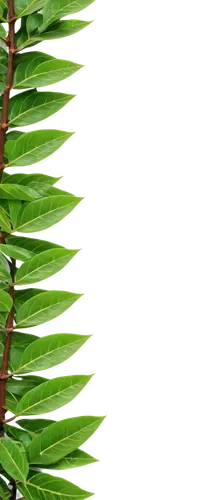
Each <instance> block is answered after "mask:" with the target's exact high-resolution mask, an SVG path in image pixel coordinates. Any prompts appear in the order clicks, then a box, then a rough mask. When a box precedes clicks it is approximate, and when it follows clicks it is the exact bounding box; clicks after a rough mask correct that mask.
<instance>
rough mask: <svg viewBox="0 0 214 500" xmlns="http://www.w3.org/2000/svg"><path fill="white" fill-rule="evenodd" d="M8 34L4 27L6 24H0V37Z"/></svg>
mask: <svg viewBox="0 0 214 500" xmlns="http://www.w3.org/2000/svg"><path fill="white" fill-rule="evenodd" d="M6 36H7V33H6V31H5V29H4V26H2V24H0V38H6Z"/></svg>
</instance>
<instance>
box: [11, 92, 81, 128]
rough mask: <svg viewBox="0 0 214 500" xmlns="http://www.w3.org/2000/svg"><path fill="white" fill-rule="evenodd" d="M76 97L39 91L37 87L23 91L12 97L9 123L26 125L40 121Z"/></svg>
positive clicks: (20, 125)
mask: <svg viewBox="0 0 214 500" xmlns="http://www.w3.org/2000/svg"><path fill="white" fill-rule="evenodd" d="M74 97H75V96H74V95H68V94H60V93H58V92H37V90H36V89H33V90H27V91H26V92H21V93H20V94H17V95H15V96H14V97H12V99H10V102H9V125H12V126H14V125H15V126H19V127H24V126H26V125H31V124H33V123H36V122H40V121H41V120H44V119H45V118H48V117H49V116H51V115H53V114H54V113H56V112H57V111H59V110H60V109H61V108H63V107H64V106H65V105H66V104H67V103H68V102H69V101H71V99H73V98H74Z"/></svg>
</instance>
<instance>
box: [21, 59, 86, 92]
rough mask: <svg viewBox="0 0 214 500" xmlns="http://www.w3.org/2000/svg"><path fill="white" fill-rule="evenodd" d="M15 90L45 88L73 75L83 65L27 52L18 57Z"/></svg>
mask: <svg viewBox="0 0 214 500" xmlns="http://www.w3.org/2000/svg"><path fill="white" fill-rule="evenodd" d="M16 63H17V67H16V69H15V72H14V80H13V88H16V89H26V88H32V87H45V86H46V85H51V84H52V83H57V82H59V81H61V80H64V79H65V78H68V77H69V76H71V75H73V74H74V73H76V71H78V70H79V69H81V68H82V65H80V64H76V63H73V62H71V61H65V60H63V59H56V58H54V57H52V56H49V55H47V54H44V53H43V52H27V53H25V54H21V55H18V56H16Z"/></svg>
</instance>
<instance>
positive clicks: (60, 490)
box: [18, 472, 92, 500]
mask: <svg viewBox="0 0 214 500" xmlns="http://www.w3.org/2000/svg"><path fill="white" fill-rule="evenodd" d="M18 488H19V490H20V491H21V493H22V495H24V497H25V499H26V500H34V499H35V500H36V499H37V500H44V499H45V500H54V499H59V500H78V499H80V500H84V499H85V498H89V497H90V496H91V495H92V493H89V492H88V491H84V490H81V489H80V488H79V487H78V486H75V484H72V483H69V481H66V480H65V479H61V478H60V477H54V476H50V475H49V474H44V473H42V472H40V473H39V474H36V475H34V476H33V477H31V478H30V479H29V480H28V481H27V483H26V486H24V485H23V484H20V485H19V486H18Z"/></svg>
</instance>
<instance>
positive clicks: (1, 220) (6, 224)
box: [0, 207, 12, 233]
mask: <svg viewBox="0 0 214 500" xmlns="http://www.w3.org/2000/svg"><path fill="white" fill-rule="evenodd" d="M0 226H1V228H2V230H3V231H6V232H7V233H10V232H11V231H12V229H11V226H10V220H9V217H8V215H7V213H6V212H5V210H4V209H3V208H2V207H0Z"/></svg>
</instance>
